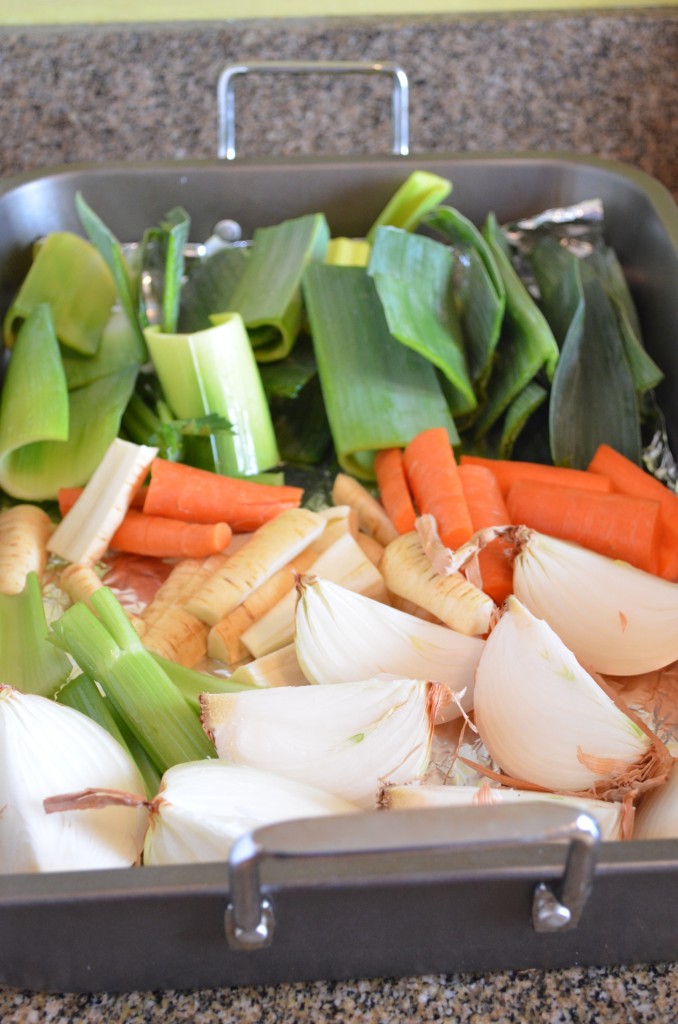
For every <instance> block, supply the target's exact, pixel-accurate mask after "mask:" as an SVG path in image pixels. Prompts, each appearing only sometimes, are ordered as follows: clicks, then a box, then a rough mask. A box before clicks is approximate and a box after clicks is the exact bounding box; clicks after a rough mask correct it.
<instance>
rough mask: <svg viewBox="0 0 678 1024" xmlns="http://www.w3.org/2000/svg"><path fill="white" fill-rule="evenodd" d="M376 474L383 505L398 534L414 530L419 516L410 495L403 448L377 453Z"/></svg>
mask: <svg viewBox="0 0 678 1024" xmlns="http://www.w3.org/2000/svg"><path fill="white" fill-rule="evenodd" d="M374 472H375V474H376V477H377V486H378V487H379V495H380V497H381V503H382V505H383V506H384V508H385V510H386V514H387V516H388V517H389V519H390V520H391V522H392V523H393V525H394V526H395V528H396V530H397V531H398V533H409V532H410V530H413V529H414V521H415V519H416V517H417V514H416V512H415V510H414V502H413V501H412V495H411V494H410V488H409V484H408V483H407V476H406V475H405V465H404V460H403V452H402V449H401V448H384V450H383V451H380V452H377V455H376V457H375V460H374Z"/></svg>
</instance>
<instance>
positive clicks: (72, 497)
mask: <svg viewBox="0 0 678 1024" xmlns="http://www.w3.org/2000/svg"><path fill="white" fill-rule="evenodd" d="M147 490H148V487H146V486H144V485H142V486H141V487H140V488H139V489H138V490H137V491H136V492H135V494H134V497H133V498H132V501H131V502H130V508H143V507H144V501H145V499H146V492H147ZM83 491H84V487H60V488H59V490H58V492H57V501H58V503H59V512H60V513H61V515H62V517H63V516H65V515H66V513H67V512H69V511H70V510H71V509H72V508H73V506H74V505H75V503H76V501H77V500H78V498H79V497H80V495H81V494H82V492H83Z"/></svg>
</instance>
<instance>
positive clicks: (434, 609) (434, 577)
mask: <svg viewBox="0 0 678 1024" xmlns="http://www.w3.org/2000/svg"><path fill="white" fill-rule="evenodd" d="M380 568H381V571H382V573H383V576H384V582H385V584H386V587H387V589H388V590H389V591H391V592H392V593H394V594H397V595H398V597H402V598H405V599H406V600H408V601H412V602H414V604H416V605H418V606H419V607H420V608H423V609H425V610H426V611H428V612H431V614H432V615H435V617H436V619H437V620H438V621H439V622H443V623H445V625H447V626H449V627H450V628H451V629H456V630H457V631H458V632H459V633H465V634H467V635H468V636H482V635H483V634H484V633H487V631H488V629H489V627H490V623H491V621H492V617H493V615H494V612H495V611H496V608H495V604H494V601H493V600H492V598H491V597H489V596H488V595H487V594H484V593H483V591H482V590H480V588H479V587H476V586H474V585H473V584H472V583H470V582H469V581H468V580H467V579H465V578H464V577H463V576H462V574H461V573H460V572H457V573H452V574H448V575H442V574H441V573H437V572H436V571H435V570H434V568H433V567H432V565H431V562H430V559H429V558H428V555H427V554H426V552H425V551H424V548H423V546H422V543H421V540H420V539H419V536H418V534H417V533H416V532H414V531H413V532H412V533H405V534H403V535H402V536H401V537H398V539H397V540H394V541H391V543H390V544H389V545H388V546H387V548H386V550H385V551H384V557H383V558H382V560H381V565H380Z"/></svg>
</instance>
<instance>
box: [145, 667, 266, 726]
mask: <svg viewBox="0 0 678 1024" xmlns="http://www.w3.org/2000/svg"><path fill="white" fill-rule="evenodd" d="M153 657H154V658H155V660H156V661H157V663H158V664H159V665H160V667H161V668H162V670H163V671H164V672H166V673H167V675H168V676H169V678H170V679H171V680H172V682H173V683H174V685H175V686H176V688H177V689H178V690H179V691H180V692H181V693H182V695H183V697H184V700H185V701H186V703H187V704H188V706H189V707H190V708H192V709H193V711H194V712H195V713H196V714H197V715H200V700H199V698H200V694H201V693H238V692H239V691H240V690H251V689H253V686H248V685H247V684H246V683H235V682H233V681H232V680H231V679H230V678H226V679H224V678H223V677H222V676H214V675H210V674H209V673H208V672H199V671H198V670H197V669H194V668H186V666H185V665H179V664H178V663H177V662H176V661H170V660H169V659H168V658H163V657H162V656H161V655H159V654H154V655H153Z"/></svg>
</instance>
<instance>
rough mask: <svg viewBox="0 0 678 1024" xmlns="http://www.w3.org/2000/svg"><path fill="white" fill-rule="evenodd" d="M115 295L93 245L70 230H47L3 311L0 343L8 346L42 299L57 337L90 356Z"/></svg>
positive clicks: (98, 340) (96, 345)
mask: <svg viewBox="0 0 678 1024" xmlns="http://www.w3.org/2000/svg"><path fill="white" fill-rule="evenodd" d="M114 299H115V284H114V281H113V278H112V276H111V273H110V271H109V269H108V267H107V266H106V264H105V262H104V261H103V259H102V258H101V256H100V255H99V253H98V252H97V250H96V249H95V247H94V246H93V245H91V244H90V243H89V242H87V241H85V240H84V239H82V238H80V237H78V235H74V234H71V233H70V232H67V231H55V232H52V233H51V234H49V235H48V236H47V237H46V238H45V240H44V241H43V242H41V243H40V245H39V246H38V248H37V252H36V256H35V259H34V260H33V263H32V264H31V267H30V269H29V271H28V274H27V275H26V277H25V278H24V280H23V283H22V285H21V288H20V289H19V293H18V295H17V296H16V298H15V299H14V302H13V303H12V305H11V306H10V308H9V310H8V312H7V315H6V317H5V321H4V325H3V330H4V335H5V341H6V342H7V344H8V345H9V346H11V345H13V343H14V341H15V340H16V325H17V321H19V322H20V321H21V320H23V319H25V318H26V317H28V316H29V314H30V313H32V312H33V311H34V310H35V309H36V307H38V306H41V305H42V304H44V303H47V304H48V305H49V307H50V308H51V310H52V318H53V321H54V328H55V331H56V334H57V337H58V338H59V341H60V342H61V343H62V344H63V345H65V346H67V347H68V348H70V349H73V350H75V351H76V352H80V353H83V354H84V355H93V354H94V353H95V352H96V351H97V350H98V348H99V343H100V341H101V333H102V331H103V329H104V327H105V325H106V322H107V320H108V317H109V315H110V312H111V306H112V305H113V301H114Z"/></svg>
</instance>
